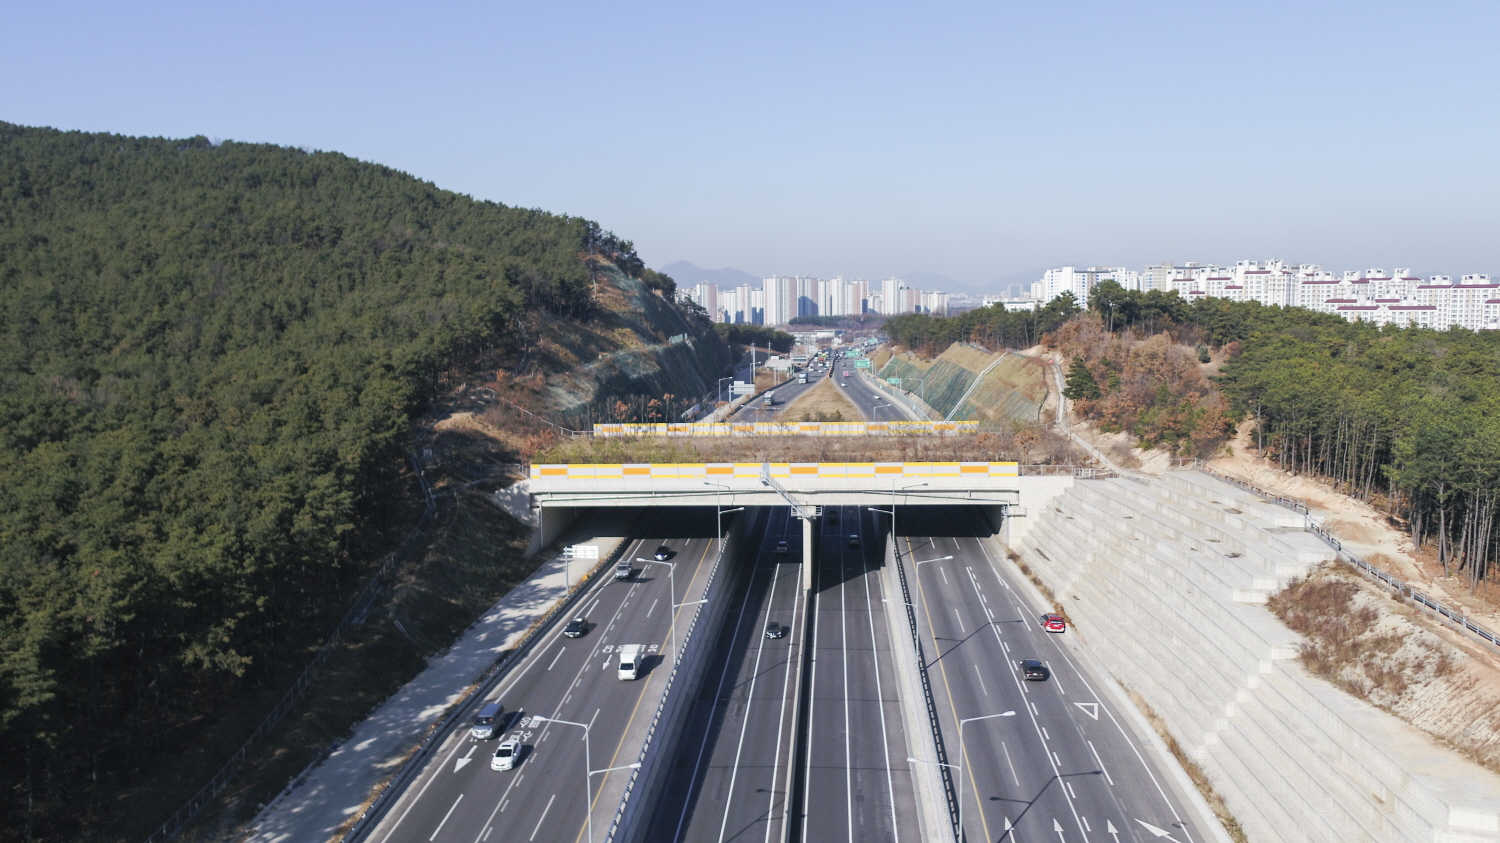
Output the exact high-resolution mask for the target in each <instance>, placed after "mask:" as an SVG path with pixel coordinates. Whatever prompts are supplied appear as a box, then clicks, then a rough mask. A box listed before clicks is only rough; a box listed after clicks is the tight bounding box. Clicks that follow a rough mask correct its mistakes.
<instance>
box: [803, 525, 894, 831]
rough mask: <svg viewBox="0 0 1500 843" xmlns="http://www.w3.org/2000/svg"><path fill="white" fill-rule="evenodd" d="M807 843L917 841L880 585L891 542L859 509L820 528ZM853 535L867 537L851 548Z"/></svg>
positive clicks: (809, 702)
mask: <svg viewBox="0 0 1500 843" xmlns="http://www.w3.org/2000/svg"><path fill="white" fill-rule="evenodd" d="M820 533H821V535H820V541H819V545H820V547H819V553H818V557H819V558H818V570H817V575H816V577H815V579H814V582H813V588H814V590H815V592H816V594H817V597H816V603H815V607H814V613H813V622H812V636H811V648H812V666H811V669H810V671H809V677H808V678H809V686H810V692H809V694H808V695H807V698H808V699H807V711H806V716H805V719H806V723H807V733H806V735H805V740H806V741H807V751H806V762H805V763H806V769H805V772H804V775H803V779H802V781H803V783H804V788H805V792H804V794H803V800H802V808H803V810H802V816H801V824H802V828H801V833H800V836H798V837H797V838H795V839H799V840H802V841H819V842H820V843H821V841H835V840H847V841H850V843H853V841H855V840H860V841H865V840H887V841H893V842H894V841H900V840H903V839H905V840H910V841H916V840H917V839H918V838H917V832H916V829H917V814H916V799H915V794H914V792H913V790H912V777H911V768H910V765H909V764H908V763H907V762H906V758H907V757H908V756H909V755H910V754H911V753H910V752H909V751H908V748H907V745H906V736H905V730H904V728H903V726H902V719H901V703H900V699H899V698H898V696H897V692H896V684H895V681H894V671H895V667H894V665H893V663H892V660H891V656H890V652H891V642H890V635H889V632H888V630H889V626H888V623H887V621H886V619H885V611H886V609H885V604H884V603H882V602H881V599H882V597H883V596H884V595H883V594H882V592H881V588H880V574H879V571H880V566H881V564H882V562H883V559H884V553H885V541H884V539H883V534H882V532H881V530H879V529H877V528H876V526H875V522H874V515H873V514H872V513H870V512H868V511H866V510H864V509H863V508H861V507H857V506H834V507H828V508H827V509H826V510H824V517H823V518H822V519H821V523H820ZM850 536H858V537H859V545H858V546H857V547H851V546H850V544H849V541H850Z"/></svg>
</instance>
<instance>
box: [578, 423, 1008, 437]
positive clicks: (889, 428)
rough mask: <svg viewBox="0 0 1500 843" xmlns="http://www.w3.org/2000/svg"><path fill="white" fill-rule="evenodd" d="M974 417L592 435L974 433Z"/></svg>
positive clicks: (597, 431) (651, 428) (608, 427)
mask: <svg viewBox="0 0 1500 843" xmlns="http://www.w3.org/2000/svg"><path fill="white" fill-rule="evenodd" d="M978 430H979V422H977V421H871V422H815V421H804V422H683V423H672V422H655V423H647V424H596V425H594V435H595V436H600V437H610V436H868V435H896V436H906V435H926V434H943V433H974V432H977V431H978Z"/></svg>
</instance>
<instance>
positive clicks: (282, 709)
mask: <svg viewBox="0 0 1500 843" xmlns="http://www.w3.org/2000/svg"><path fill="white" fill-rule="evenodd" d="M411 464H412V468H414V469H416V472H417V482H418V484H420V485H421V487H422V499H423V502H424V504H425V506H424V508H423V510H422V517H421V518H420V519H418V521H417V524H416V526H415V527H412V529H411V531H410V532H409V533H407V534H406V538H405V540H403V541H402V542H401V547H400V548H398V549H397V550H396V552H395V553H393V554H391V556H390V558H389V559H387V560H386V561H385V563H384V564H383V565H381V566H380V570H379V571H377V572H376V573H375V576H374V577H371V578H370V581H369V582H368V583H366V584H365V587H364V588H363V589H362V590H361V591H360V592H359V594H358V595H357V596H356V597H355V598H354V602H353V604H351V605H350V606H349V610H348V611H346V612H345V613H344V617H343V618H342V619H341V620H340V621H339V623H338V626H335V627H334V628H333V631H332V632H330V633H329V634H328V638H327V639H326V640H325V641H324V642H323V646H321V647H319V648H318V652H317V653H316V654H315V655H314V656H313V658H312V661H310V662H308V664H307V667H305V668H303V669H302V674H301V675H300V676H298V677H297V681H296V682H293V683H292V687H290V688H288V689H287V690H286V693H285V694H282V696H281V700H280V701H279V702H277V703H276V706H275V707H274V708H272V709H271V711H270V713H269V714H267V715H266V716H265V718H264V719H263V720H261V721H260V725H258V726H256V727H255V731H253V732H251V733H250V737H248V738H246V739H245V742H244V743H243V744H241V745H240V748H239V749H237V750H235V753H234V755H232V756H230V757H229V760H228V761H226V762H225V763H224V766H223V767H220V768H219V771H218V772H217V773H215V774H214V777H213V778H212V779H209V781H208V784H206V785H204V786H203V787H202V788H200V789H199V790H198V792H197V793H195V794H193V796H192V798H191V799H189V800H188V801H187V804H185V805H183V806H182V807H181V808H178V809H177V812H176V813H174V814H173V815H172V816H171V817H169V818H168V819H167V821H166V822H164V823H162V824H161V826H160V827H159V828H157V829H156V831H154V832H152V833H151V836H150V837H147V838H146V843H165V841H167V840H170V839H172V838H173V837H174V836H176V835H177V834H178V833H180V832H181V831H182V829H183V828H184V827H185V826H186V825H187V824H188V823H189V822H191V821H192V820H193V818H194V817H196V816H198V814H199V813H200V812H202V810H203V809H204V808H206V807H208V804H209V803H210V802H212V801H213V800H214V798H215V797H217V796H218V795H219V794H220V793H222V792H223V791H224V788H225V787H226V786H228V784H229V782H230V781H231V780H232V779H233V778H234V777H235V776H236V775H238V774H239V773H240V771H241V770H243V769H244V767H245V764H246V762H247V761H248V760H249V758H250V751H251V750H252V749H254V748H255V747H256V745H258V744H259V743H260V742H261V741H262V740H264V739H265V737H266V736H267V735H269V734H270V733H271V730H272V729H274V728H276V726H277V725H278V724H279V723H281V721H282V720H283V719H284V718H285V717H286V716H287V714H288V713H290V712H291V710H292V709H293V708H294V707H295V706H296V705H297V703H298V702H299V701H300V700H301V699H302V695H303V694H304V693H305V692H306V691H307V688H308V686H309V685H310V684H312V681H313V679H314V678H316V676H317V673H318V669H319V668H321V667H322V666H323V664H324V662H327V661H328V657H329V656H331V655H332V654H333V650H334V647H335V645H337V644H338V642H339V639H340V638H341V637H342V636H343V635H344V633H345V632H347V631H348V630H349V628H350V627H352V626H355V625H356V624H360V623H364V620H365V617H366V616H368V615H369V614H370V609H371V608H373V607H374V605H375V601H376V599H377V598H378V597H379V596H380V594H381V592H383V591H385V589H386V587H387V586H388V585H390V582H391V579H392V577H393V576H394V575H395V573H396V571H398V570H400V568H401V564H402V563H403V562H404V561H406V560H407V559H408V558H409V557H410V556H411V553H412V551H414V550H415V549H416V547H417V545H418V544H419V543H420V539H421V535H422V532H423V531H424V530H426V529H427V528H428V527H429V526H431V525H432V520H433V518H434V516H435V511H436V504H435V502H434V499H433V495H432V489H431V488H430V487H429V486H428V485H427V477H426V476H425V475H424V474H423V473H422V466H421V464H420V463H419V462H418V461H417V457H416V455H415V454H413V455H412V457H411Z"/></svg>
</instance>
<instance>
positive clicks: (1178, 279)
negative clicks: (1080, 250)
mask: <svg viewBox="0 0 1500 843" xmlns="http://www.w3.org/2000/svg"><path fill="white" fill-rule="evenodd" d="M1104 280H1112V281H1115V282H1117V283H1119V284H1120V286H1122V287H1124V288H1125V289H1127V290H1141V291H1149V290H1161V291H1163V292H1172V291H1175V292H1176V293H1177V294H1178V295H1179V296H1181V297H1182V298H1183V299H1185V300H1187V301H1193V300H1195V299H1199V298H1208V297H1217V298H1225V299H1229V300H1231V301H1255V302H1260V303H1261V304H1267V305H1281V306H1284V307H1301V308H1304V309H1307V310H1315V311H1318V312H1320V313H1334V314H1337V315H1339V316H1342V317H1344V318H1345V319H1348V320H1350V321H1362V322H1373V323H1375V324H1377V325H1388V324H1389V325H1400V326H1403V327H1405V326H1408V325H1421V326H1424V327H1429V328H1437V329H1440V330H1441V329H1446V328H1449V327H1460V328H1469V329H1471V330H1492V329H1497V328H1500V283H1495V282H1491V280H1490V277H1489V276H1488V275H1481V274H1472V275H1465V276H1463V277H1462V278H1460V279H1459V280H1458V281H1457V282H1455V281H1454V280H1453V279H1452V278H1451V277H1449V276H1446V275H1434V276H1431V277H1429V278H1426V279H1423V278H1421V277H1419V276H1417V275H1415V274H1413V273H1412V271H1411V270H1410V269H1397V270H1395V271H1394V272H1387V271H1385V270H1383V269H1365V270H1348V271H1345V272H1343V273H1341V274H1335V273H1333V272H1331V271H1328V270H1325V269H1323V267H1322V266H1320V265H1318V264H1290V263H1286V262H1284V261H1279V260H1267V261H1253V260H1242V261H1238V262H1236V263H1235V265H1234V266H1217V265H1213V264H1207V265H1204V264H1198V263H1187V264H1183V265H1182V266H1175V265H1173V264H1170V263H1163V264H1160V265H1157V266H1148V267H1146V268H1145V270H1143V271H1141V272H1133V271H1130V270H1127V269H1125V268H1124V267H1118V268H1110V267H1104V268H1100V267H1090V268H1089V269H1084V270H1080V269H1076V268H1074V267H1071V266H1064V267H1060V268H1058V269H1049V270H1047V271H1046V272H1045V273H1043V274H1042V278H1041V280H1039V281H1036V282H1034V283H1033V284H1032V285H1031V293H1032V298H1033V299H1034V300H1036V301H1037V302H1039V303H1046V302H1049V301H1051V300H1052V299H1054V298H1057V297H1058V296H1059V295H1061V294H1062V293H1063V292H1064V291H1066V292H1071V293H1072V294H1073V297H1074V298H1075V299H1077V300H1078V303H1079V304H1080V305H1085V304H1087V302H1088V296H1089V292H1090V291H1091V290H1092V289H1093V288H1094V287H1095V286H1096V285H1097V284H1098V283H1099V282H1100V281H1104Z"/></svg>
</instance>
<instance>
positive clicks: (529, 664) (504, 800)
mask: <svg viewBox="0 0 1500 843" xmlns="http://www.w3.org/2000/svg"><path fill="white" fill-rule="evenodd" d="M644 542H645V539H636V540H635V542H634V544H633V545H632V546H631V547H632V549H633V551H639V550H640V548H641V545H642V544H643V543H644ZM625 555H626V556H627V557H629V556H632V554H631V553H627V554H625ZM611 582H613V580H611V579H606V578H602V577H601V578H600V580H599V583H598V585H596V586H595V589H596V590H599V591H601V592H602V591H603V589H604V586H605V585H606V584H609V583H611ZM638 585H639V583H631V584H630V588H629V589H628V590H626V592H625V594H626V596H627V597H628V596H629V594H630V593H631V592H633V591H634V590H635V589H636V587H637V586H638ZM601 599H603V598H602V597H596V598H595V599H594V602H593V603H591V604H590V605H589V611H588V612H585V614H592V613H593V608H594V606H597V605H598V604H599V601H600V600H601ZM623 608H624V606H623V605H621V606H617V607H616V608H615V611H614V614H612V615H611V616H610V619H609V623H607V624H605V626H604V630H605V632H608V631H609V629H610V627H612V626H614V625H615V621H616V620H618V619H619V617H620V612H621V610H622V609H623ZM603 636H604V633H603V632H601V633H600V638H601V642H602V641H603ZM545 654H546V650H545V649H544V650H542V651H541V652H540V653H538V654H537V658H536V659H527V661H526V666H525V667H523V668H521V669H520V670H519V671H517V672H516V673H514V674H512V675H511V676H509V677H507V678H506V679H505V680H503V681H502V682H501V683H500V689H501V690H500V695H501V696H504V695H505V693H507V692H508V690H509V689H510V688H513V687H515V685H516V684H517V683H518V682H519V681H520V680H521V679H522V678H523V677H525V675H526V673H527V671H529V670H531V669H532V668H533V667H535V666H536V665H537V664H539V663H540V659H541V657H542V656H543V655H545ZM604 667H605V668H606V669H608V668H609V659H605V660H604ZM587 668H588V661H587V660H586V659H585V660H584V661H583V662H582V663H581V664H579V666H578V672H577V673H576V674H574V676H573V684H572V685H571V686H569V687H573V688H576V687H578V683H579V682H580V681H581V680H582V678H583V672H584V670H586V669H587ZM561 709H562V706H560V705H559V706H558V707H557V708H556V709H554V710H553V712H552V716H554V717H556V716H557V714H558V712H559V711H561ZM551 728H552V724H551V723H548V724H547V725H546V726H545V727H543V732H542V740H546V737H547V735H548V734H550V730H551ZM538 743H540V741H539V742H538ZM524 778H526V774H525V773H521V774H520V775H518V776H516V777H515V778H514V779H511V782H510V784H508V785H506V786H505V791H504V792H503V793H501V794H500V800H499V801H498V802H496V803H495V808H494V810H492V811H490V815H489V816H488V817H487V818H485V821H484V826H485V827H489V826H490V823H492V822H494V820H495V815H496V814H498V813H500V810H501V809H502V808H503V807H505V806H507V805H509V804H510V802H509V797H510V792H511V790H513V789H514V788H515V787H516V786H517V785H519V784H520V783H521V780H522V779H524ZM431 783H432V782H431V781H430V780H429V781H428V784H431ZM423 790H424V791H425V790H426V787H425V786H424V787H423ZM417 798H419V799H420V798H421V795H420V794H418V797H417ZM412 804H416V803H415V802H413V803H412ZM549 804H550V803H549ZM406 810H407V811H410V810H411V807H410V806H408V807H407V809H406ZM401 816H402V817H403V818H404V817H405V816H406V814H405V812H403V813H402V815H401ZM400 824H401V822H400V820H397V821H396V825H400ZM395 831H396V829H395V826H392V828H391V831H390V832H389V833H387V834H386V836H385V840H383V841H382V843H390V839H391V835H392V834H394V833H395ZM481 839H482V837H481V836H476V837H475V838H474V843H479V841H480V840H481Z"/></svg>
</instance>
